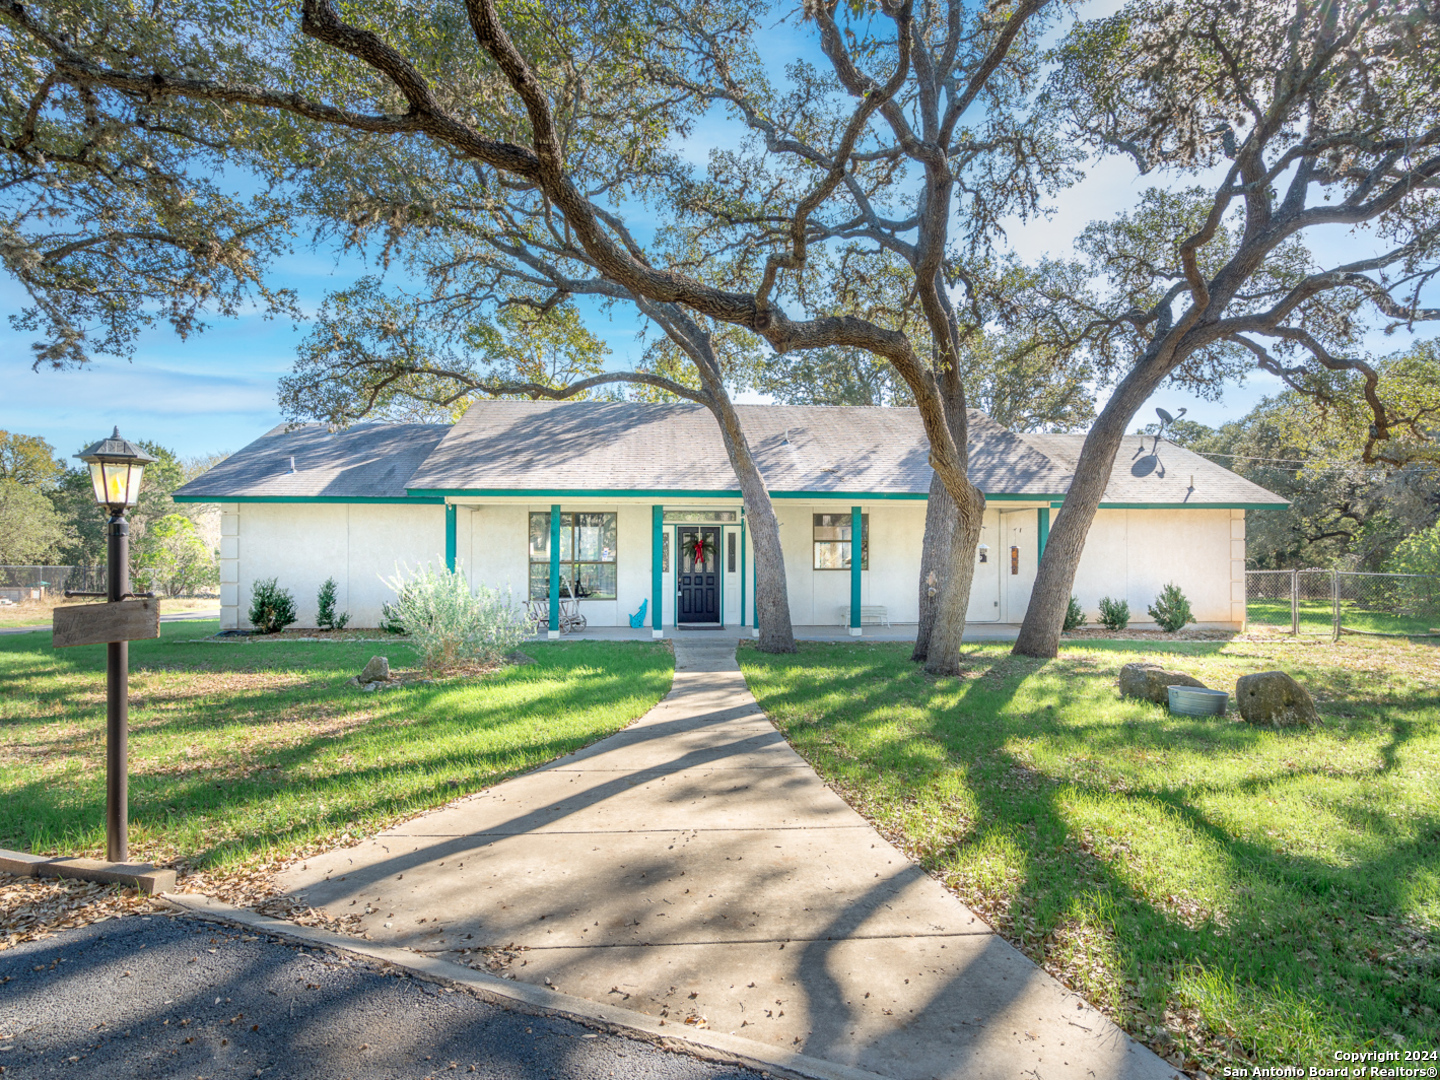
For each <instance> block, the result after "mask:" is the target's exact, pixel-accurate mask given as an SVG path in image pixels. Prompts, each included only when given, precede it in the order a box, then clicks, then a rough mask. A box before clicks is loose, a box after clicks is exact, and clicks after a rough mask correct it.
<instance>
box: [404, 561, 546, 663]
mask: <svg viewBox="0 0 1440 1080" xmlns="http://www.w3.org/2000/svg"><path fill="white" fill-rule="evenodd" d="M381 580H383V581H384V582H385V584H386V585H388V586H390V588H392V589H394V590H395V595H396V600H395V602H394V603H393V604H390V605H388V607H389V609H390V611H391V613H392V614H393V615H394V617H395V618H397V619H398V621H399V622H400V623H401V625H403V626H404V628H405V632H406V633H407V634H409V635H410V639H411V640H412V641H413V642H414V643H415V647H416V648H418V649H419V650H420V655H421V659H422V662H423V663H424V665H425V667H426V668H428V669H429V670H431V671H443V670H446V669H449V668H454V667H458V666H460V665H461V664H465V663H482V664H483V663H495V662H496V661H498V660H500V659H501V658H502V657H503V656H505V655H506V654H507V653H510V652H512V651H514V650H515V649H516V648H518V647H519V645H520V643H521V642H523V641H524V640H525V639H526V638H528V637H530V635H532V634H533V633H534V632H535V622H534V620H533V619H532V618H531V617H530V615H529V613H528V612H527V611H526V610H525V606H524V605H523V604H517V603H515V599H514V595H513V593H512V591H511V590H510V588H509V587H508V586H507V587H506V589H505V591H504V592H503V593H502V592H500V591H498V590H496V589H491V588H488V587H486V586H485V585H477V586H475V587H474V588H473V589H472V588H471V586H470V583H469V582H468V581H466V580H465V573H464V570H463V568H462V567H461V566H460V564H459V563H457V564H456V566H455V569H454V570H446V569H438V570H437V569H435V568H434V567H432V566H431V565H430V564H429V563H422V564H421V565H420V566H419V567H418V568H417V569H416V570H414V571H413V572H412V571H411V570H410V569H409V568H408V567H407V566H405V565H404V564H403V563H402V564H399V565H397V566H396V568H395V576H394V577H392V578H382V579H381Z"/></svg>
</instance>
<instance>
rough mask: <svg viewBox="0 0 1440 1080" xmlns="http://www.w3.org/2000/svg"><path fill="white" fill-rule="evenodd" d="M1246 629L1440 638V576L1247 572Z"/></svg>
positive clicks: (1278, 571) (1332, 634) (1296, 632)
mask: <svg viewBox="0 0 1440 1080" xmlns="http://www.w3.org/2000/svg"><path fill="white" fill-rule="evenodd" d="M1245 594H1246V624H1247V626H1248V627H1249V628H1250V629H1253V630H1262V631H1263V630H1270V631H1274V632H1277V633H1285V634H1328V635H1330V636H1331V637H1334V638H1337V639H1338V638H1339V636H1340V635H1341V634H1363V635H1369V636H1376V637H1440V576H1436V575H1432V574H1372V573H1365V572H1362V571H1349V570H1247V571H1246V572H1245Z"/></svg>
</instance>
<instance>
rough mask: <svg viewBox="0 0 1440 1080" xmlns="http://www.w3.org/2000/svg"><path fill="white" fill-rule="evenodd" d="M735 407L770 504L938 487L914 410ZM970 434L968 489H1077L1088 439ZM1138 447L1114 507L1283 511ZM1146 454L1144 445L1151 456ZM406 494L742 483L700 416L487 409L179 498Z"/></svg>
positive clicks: (321, 439) (725, 488) (248, 459)
mask: <svg viewBox="0 0 1440 1080" xmlns="http://www.w3.org/2000/svg"><path fill="white" fill-rule="evenodd" d="M737 410H738V412H739V413H740V419H741V423H742V426H743V427H744V430H745V434H746V438H747V440H748V441H749V443H750V448H751V450H752V452H753V453H754V455H755V459H756V462H757V463H758V464H759V466H760V470H761V472H762V473H764V475H765V478H766V481H767V483H768V484H769V485H770V489H771V490H772V491H774V492H777V493H794V492H818V493H832V494H837V495H839V494H852V493H853V494H855V495H924V494H925V493H927V492H928V491H929V489H930V478H931V470H930V465H929V461H928V456H929V455H928V444H927V442H926V439H925V433H924V430H923V429H922V427H921V424H920V418H919V414H918V413H917V412H916V411H915V410H914V409H886V408H864V407H824V406H800V405H740V406H737ZM970 421H971V445H970V468H971V477H972V479H973V480H974V481H975V483H976V484H977V485H978V486H979V487H980V489H981V490H982V491H984V492H985V493H986V494H988V495H1012V496H1013V495H1033V496H1037V497H1041V496H1060V495H1063V494H1064V493H1065V491H1066V490H1068V488H1069V486H1070V480H1071V477H1072V475H1073V473H1074V469H1075V459H1076V457H1077V456H1078V454H1079V452H1080V445H1081V443H1082V442H1083V440H1084V436H1083V435H1029V434H1017V433H1015V432H1011V431H1007V430H1005V429H1004V428H1002V427H1000V425H998V424H996V423H995V422H994V421H993V420H991V419H990V418H989V417H987V416H984V415H983V414H980V413H975V412H972V413H971V414H970ZM1138 441H1139V440H1138V437H1132V438H1131V439H1127V441H1126V450H1125V451H1123V452H1122V453H1121V455H1120V458H1119V459H1118V460H1117V461H1116V463H1115V470H1114V474H1113V475H1112V477H1111V480H1110V486H1109V487H1108V488H1107V489H1106V493H1105V501H1107V502H1126V503H1159V504H1185V503H1191V504H1215V503H1244V504H1256V503H1270V504H1275V505H1282V504H1283V500H1281V499H1279V498H1278V497H1277V496H1275V495H1273V494H1271V493H1270V492H1268V491H1266V490H1264V489H1263V488H1260V487H1258V486H1256V485H1255V484H1252V483H1250V482H1249V481H1248V480H1244V479H1242V478H1241V477H1239V476H1237V475H1235V474H1234V473H1232V472H1230V471H1229V470H1228V469H1225V468H1223V467H1222V466H1220V465H1216V464H1215V463H1214V462H1211V461H1208V460H1206V459H1204V458H1202V457H1199V456H1198V455H1196V454H1192V453H1190V452H1189V451H1186V450H1181V449H1180V448H1179V447H1176V446H1173V445H1170V444H1168V443H1162V444H1161V447H1160V453H1159V455H1158V460H1155V459H1151V458H1149V456H1148V455H1147V454H1139V455H1136V457H1135V458H1134V459H1132V458H1131V457H1130V455H1129V450H1130V449H1132V447H1131V443H1132V442H1134V443H1138ZM1152 442H1153V440H1151V439H1146V440H1145V443H1146V447H1147V448H1148V447H1149V446H1150V444H1151V443H1152ZM291 455H294V457H295V464H296V471H295V472H293V473H292V472H290V462H289V459H290V456H291ZM1192 478H1193V481H1192ZM1192 482H1193V490H1191V485H1192ZM407 490H408V491H409V492H410V493H411V494H412V495H419V494H423V493H426V492H431V493H438V492H508V491H525V492H536V493H538V492H551V491H565V492H578V491H587V492H589V491H594V492H616V493H620V492H628V491H640V492H658V491H666V492H681V491H684V492H691V491H693V492H703V493H716V492H732V491H737V490H738V484H737V483H736V480H735V474H734V473H733V472H732V471H731V469H730V464H729V459H728V458H727V456H726V454H725V447H724V444H723V442H722V441H721V438H720V431H719V428H718V426H717V424H716V423H715V419H714V417H713V416H712V415H711V414H710V412H709V411H708V410H706V409H705V408H703V407H702V406H699V405H689V404H648V403H640V402H599V401H596V402H573V403H571V402H533V401H481V402H477V403H476V404H474V405H472V406H471V407H470V409H469V410H468V411H467V412H466V414H465V416H464V417H463V418H462V419H461V420H460V422H459V423H457V424H455V425H454V426H453V427H451V426H447V425H442V424H360V425H357V426H355V427H353V428H350V429H349V430H347V431H343V432H338V433H336V434H333V435H332V434H329V433H328V431H327V429H326V428H325V427H324V426H323V425H319V424H307V425H303V426H301V427H298V428H296V429H294V430H288V431H287V430H286V429H285V428H284V427H277V428H275V429H274V430H273V431H270V432H267V433H266V434H265V435H264V436H262V437H261V438H260V439H258V440H256V441H255V442H253V443H251V444H250V445H249V446H247V447H245V448H244V449H243V450H240V451H239V452H237V453H235V454H234V455H232V456H231V457H230V458H228V459H226V460H225V461H224V462H222V463H221V464H220V465H218V466H216V467H215V468H214V469H212V470H211V471H210V472H208V473H206V474H205V475H204V476H202V477H200V478H198V479H196V480H194V481H192V482H191V483H189V484H187V485H186V486H185V487H184V488H182V489H181V490H180V491H179V492H177V493H176V494H177V495H178V496H179V497H181V498H187V499H205V500H206V501H215V502H220V501H223V500H225V499H233V498H257V497H259V498H276V497H290V498H340V499H344V498H352V499H355V498H396V497H403V496H404V495H405V494H406V492H407Z"/></svg>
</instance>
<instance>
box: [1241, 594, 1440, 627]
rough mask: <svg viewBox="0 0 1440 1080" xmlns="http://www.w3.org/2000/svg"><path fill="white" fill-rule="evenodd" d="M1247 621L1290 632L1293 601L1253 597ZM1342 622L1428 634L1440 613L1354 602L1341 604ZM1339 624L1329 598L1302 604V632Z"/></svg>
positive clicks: (1257, 625)
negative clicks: (1401, 610)
mask: <svg viewBox="0 0 1440 1080" xmlns="http://www.w3.org/2000/svg"><path fill="white" fill-rule="evenodd" d="M1245 618H1246V621H1247V622H1248V623H1249V624H1250V625H1251V626H1252V627H1255V628H1259V627H1262V626H1270V627H1278V628H1279V629H1281V630H1284V631H1285V632H1286V633H1288V632H1289V631H1290V626H1291V621H1290V601H1288V600H1251V601H1250V603H1249V604H1247V605H1246V606H1245ZM1340 624H1341V626H1344V627H1350V628H1351V629H1354V630H1368V631H1370V632H1371V633H1375V634H1428V633H1429V632H1430V631H1432V630H1434V629H1436V628H1440V614H1432V615H1423V614H1422V615H1393V614H1391V613H1390V612H1387V611H1373V610H1369V609H1367V608H1364V607H1361V606H1360V605H1358V604H1356V603H1355V602H1353V601H1349V600H1346V601H1342V602H1341V604H1340ZM1334 625H1335V609H1334V607H1333V606H1332V604H1331V602H1330V601H1329V600H1305V601H1302V602H1301V604H1300V632H1301V633H1302V634H1328V633H1331V631H1332V628H1333V627H1334Z"/></svg>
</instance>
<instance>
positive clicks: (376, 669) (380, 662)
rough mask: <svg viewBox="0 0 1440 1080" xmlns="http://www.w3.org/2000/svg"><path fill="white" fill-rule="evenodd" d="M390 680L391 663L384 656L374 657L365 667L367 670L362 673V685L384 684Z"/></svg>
mask: <svg viewBox="0 0 1440 1080" xmlns="http://www.w3.org/2000/svg"><path fill="white" fill-rule="evenodd" d="M388 678H390V661H389V660H388V659H387V658H385V657H383V656H372V657H371V658H370V662H369V663H368V664H366V665H365V670H364V671H362V672H360V681H361V682H362V683H372V682H383V681H384V680H386V679H388Z"/></svg>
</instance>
